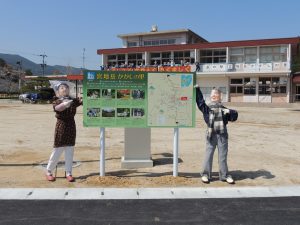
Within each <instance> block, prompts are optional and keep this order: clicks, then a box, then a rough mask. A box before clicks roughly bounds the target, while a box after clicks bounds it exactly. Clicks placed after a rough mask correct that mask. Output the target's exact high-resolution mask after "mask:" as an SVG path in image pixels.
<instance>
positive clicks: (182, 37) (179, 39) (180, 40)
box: [123, 33, 187, 47]
mask: <svg viewBox="0 0 300 225" xmlns="http://www.w3.org/2000/svg"><path fill="white" fill-rule="evenodd" d="M162 39H176V43H175V44H186V43H187V40H186V34H185V33H176V34H158V35H151V36H143V37H142V44H144V41H150V40H151V41H152V40H162ZM128 41H129V42H137V45H138V44H139V43H138V42H139V38H138V37H128V38H124V39H123V47H126V44H127V42H128Z"/></svg>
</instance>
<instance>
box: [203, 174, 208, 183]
mask: <svg viewBox="0 0 300 225" xmlns="http://www.w3.org/2000/svg"><path fill="white" fill-rule="evenodd" d="M201 180H202V182H203V183H205V184H208V183H209V179H208V176H207V175H203V176H202V177H201Z"/></svg>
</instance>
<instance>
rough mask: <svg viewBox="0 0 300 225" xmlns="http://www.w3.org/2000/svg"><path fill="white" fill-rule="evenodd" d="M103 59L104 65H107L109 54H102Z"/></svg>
mask: <svg viewBox="0 0 300 225" xmlns="http://www.w3.org/2000/svg"><path fill="white" fill-rule="evenodd" d="M101 61H102V65H103V66H105V65H106V64H107V55H104V54H102V55H101Z"/></svg>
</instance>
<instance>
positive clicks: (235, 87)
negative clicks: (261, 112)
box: [230, 78, 243, 94]
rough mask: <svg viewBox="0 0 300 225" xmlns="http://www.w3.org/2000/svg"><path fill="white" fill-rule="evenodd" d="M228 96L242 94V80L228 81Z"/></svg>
mask: <svg viewBox="0 0 300 225" xmlns="http://www.w3.org/2000/svg"><path fill="white" fill-rule="evenodd" d="M230 94H243V78H238V79H236V78H235V79H231V80H230Z"/></svg>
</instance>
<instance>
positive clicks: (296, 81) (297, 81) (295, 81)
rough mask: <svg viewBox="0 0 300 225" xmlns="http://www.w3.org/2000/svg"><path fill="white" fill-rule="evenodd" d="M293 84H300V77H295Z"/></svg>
mask: <svg viewBox="0 0 300 225" xmlns="http://www.w3.org/2000/svg"><path fill="white" fill-rule="evenodd" d="M293 83H300V75H298V76H297V75H296V76H294V77H293Z"/></svg>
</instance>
